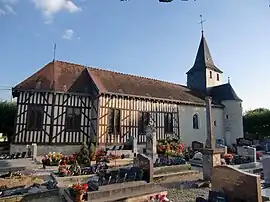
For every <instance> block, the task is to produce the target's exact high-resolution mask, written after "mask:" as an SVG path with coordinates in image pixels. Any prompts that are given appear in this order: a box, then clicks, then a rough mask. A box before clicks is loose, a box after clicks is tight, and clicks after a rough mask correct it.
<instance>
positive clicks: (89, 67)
mask: <svg viewBox="0 0 270 202" xmlns="http://www.w3.org/2000/svg"><path fill="white" fill-rule="evenodd" d="M56 62H61V63H66V64H71V65H78V66H81V67H84V68H88V69H93V70H99V71H104V72H110V73H115V74H120V75H124V76H132V77H136V78H142V79H147V80H151V81H158V82H162V83H166V84H170V85H176V86H180V87H183V88H187V86H185V85H182V84H178V83H173V82H168V81H164V80H160V79H155V78H150V77H145V76H140V75H134V74H128V73H123V72H117V71H112V70H108V69H102V68H101V67H93V66H88V65H83V64H77V63H74V62H67V61H60V60H56ZM187 89H188V88H187Z"/></svg>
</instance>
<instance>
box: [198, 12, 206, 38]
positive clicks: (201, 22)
mask: <svg viewBox="0 0 270 202" xmlns="http://www.w3.org/2000/svg"><path fill="white" fill-rule="evenodd" d="M200 18H201V21H200V22H199V24H201V31H202V34H203V23H204V22H205V20H203V17H202V15H200Z"/></svg>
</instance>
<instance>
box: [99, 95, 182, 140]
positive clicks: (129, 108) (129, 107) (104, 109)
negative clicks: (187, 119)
mask: <svg viewBox="0 0 270 202" xmlns="http://www.w3.org/2000/svg"><path fill="white" fill-rule="evenodd" d="M110 108H115V109H120V116H121V118H120V123H121V132H120V134H119V135H115V134H108V112H109V109H110ZM139 112H150V119H151V121H152V122H153V124H154V126H155V127H156V129H157V130H156V135H157V139H158V140H159V139H164V138H166V137H167V136H171V135H173V134H174V135H179V132H178V131H179V121H178V120H179V117H178V115H179V113H178V107H177V105H176V104H169V103H164V102H153V101H150V100H146V99H134V98H128V97H123V96H109V95H103V96H100V98H99V130H98V137H99V143H100V144H106V143H108V144H110V143H113V144H121V143H124V142H125V141H126V140H127V139H129V138H130V137H131V136H135V135H136V136H137V138H138V143H144V142H145V141H146V136H145V134H143V133H142V134H140V133H139ZM166 112H170V113H172V114H173V133H171V134H169V133H165V131H164V128H165V127H164V113H166Z"/></svg>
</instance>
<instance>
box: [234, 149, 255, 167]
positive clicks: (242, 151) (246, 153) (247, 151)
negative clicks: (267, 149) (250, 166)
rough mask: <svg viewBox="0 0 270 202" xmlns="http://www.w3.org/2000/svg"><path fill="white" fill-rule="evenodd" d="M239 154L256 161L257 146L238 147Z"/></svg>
mask: <svg viewBox="0 0 270 202" xmlns="http://www.w3.org/2000/svg"><path fill="white" fill-rule="evenodd" d="M237 154H238V155H241V156H247V157H249V158H250V159H251V161H252V162H255V163H256V161H257V157H256V148H253V147H249V146H243V147H237Z"/></svg>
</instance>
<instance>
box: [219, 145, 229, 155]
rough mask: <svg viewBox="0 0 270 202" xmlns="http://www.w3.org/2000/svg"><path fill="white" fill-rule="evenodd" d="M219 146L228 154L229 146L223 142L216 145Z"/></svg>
mask: <svg viewBox="0 0 270 202" xmlns="http://www.w3.org/2000/svg"><path fill="white" fill-rule="evenodd" d="M216 147H217V148H220V149H223V150H224V154H227V151H228V147H227V146H225V145H222V144H217V145H216Z"/></svg>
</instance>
